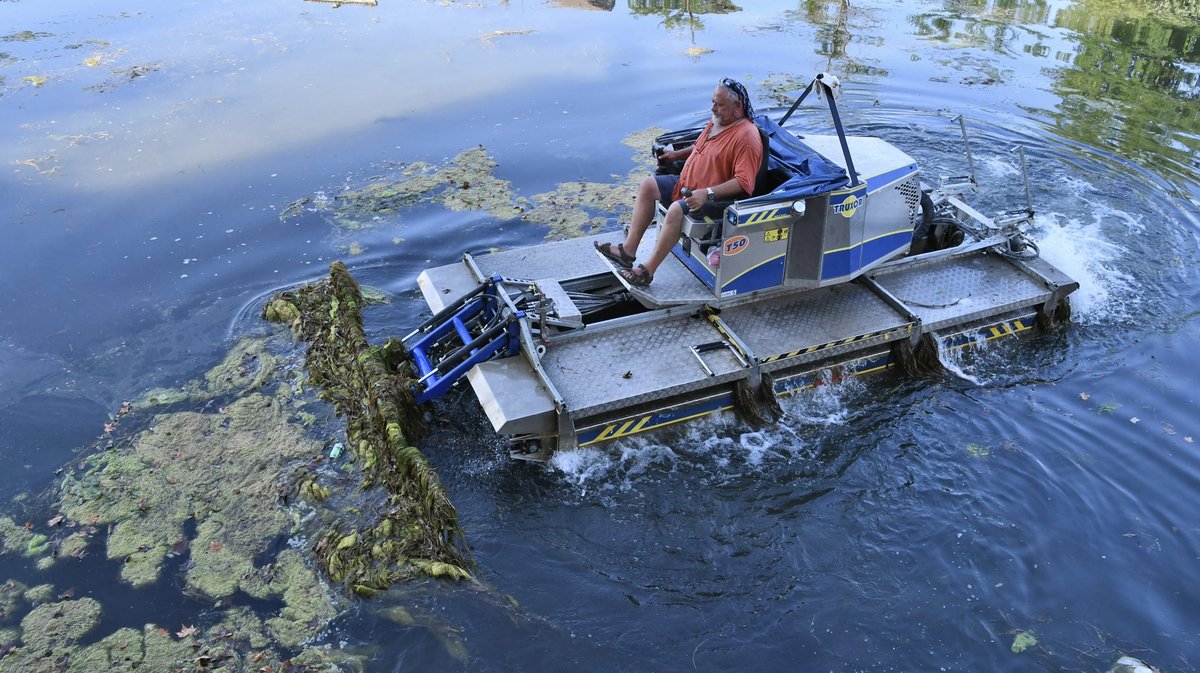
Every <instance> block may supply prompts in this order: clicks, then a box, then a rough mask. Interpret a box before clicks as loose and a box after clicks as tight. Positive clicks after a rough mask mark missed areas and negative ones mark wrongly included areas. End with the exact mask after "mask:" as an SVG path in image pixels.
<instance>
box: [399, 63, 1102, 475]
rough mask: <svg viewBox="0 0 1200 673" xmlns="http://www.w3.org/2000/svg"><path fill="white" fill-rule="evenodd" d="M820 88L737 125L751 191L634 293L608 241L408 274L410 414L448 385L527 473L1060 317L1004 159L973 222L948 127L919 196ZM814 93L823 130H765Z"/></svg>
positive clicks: (831, 84)
mask: <svg viewBox="0 0 1200 673" xmlns="http://www.w3.org/2000/svg"><path fill="white" fill-rule="evenodd" d="M836 86H837V80H836V78H834V77H831V76H829V75H825V74H821V75H817V77H816V78H815V79H814V80H813V81H812V83H811V84H809V86H808V87H807V88H806V89H805V90H804V92H803V93H802V94H801V95H800V96H799V97H798V98H797V99H796V102H795V103H794V104H793V105H792V106H791V108H790V109H789V110H788V111H787V113H786V114H785V115H784V116H783V117H782V118H781V119H780V120H779V121H778V122H775V121H773V120H771V119H769V118H767V117H765V116H758V117H756V118H755V119H754V121H755V122H756V123H757V125H758V127H759V130H760V132H761V133H760V135H761V137H762V141H763V142H764V144H765V149H766V150H767V151H765V152H764V153H763V163H762V166H761V168H760V170H759V175H758V181H757V186H756V193H755V194H754V195H752V196H751V197H749V198H745V199H741V200H738V201H734V202H729V203H725V204H721V205H722V206H723V216H722V217H721V218H720V219H707V218H702V217H696V218H693V217H691V216H689V217H686V218H685V220H684V223H683V227H682V233H681V235H680V240H679V241H678V242H677V243H676V245H675V246H674V249H673V254H672V255H670V256H668V258H667V261H666V262H664V263H663V265H662V266H660V267H659V269H658V270H657V272H656V273H655V278H654V282H653V283H652V284H651V285H649V286H648V287H633V286H630V285H629V284H628V283H626V282H625V281H624V279H622V278H621V277H620V276H619V275H618V274H617V273H616V267H615V266H613V265H612V264H611V263H610V262H609V261H608V260H606V259H605V258H603V257H602V256H601V255H600V254H599V253H598V252H597V251H596V250H595V249H594V247H593V242H594V241H596V240H600V239H601V238H610V237H611V236H612V234H611V233H608V234H605V235H597V236H591V237H583V238H578V239H571V240H566V241H558V242H550V243H545V244H541V245H535V246H531V247H528V248H520V249H514V250H508V251H502V252H496V253H492V254H487V255H479V256H475V255H471V254H469V253H467V254H464V255H463V259H462V261H461V262H458V263H455V264H450V265H446V266H440V267H437V268H431V269H427V270H425V271H423V272H422V273H421V274H420V277H419V279H418V285H419V286H420V288H421V292H422V294H423V295H424V297H425V300H426V302H427V303H428V304H429V307H430V309H431V310H432V311H433V313H434V315H433V317H432V318H431V319H429V320H428V321H426V322H425V323H424V324H422V325H420V326H419V327H418V328H417V329H415V330H414V331H413V332H412V333H411V334H409V335H408V336H406V337H405V338H404V339H403V343H404V347H405V351H406V352H407V354H408V355H409V357H410V359H411V361H412V363H413V367H414V369H415V370H416V374H417V378H418V379H419V381H418V383H417V384H416V390H415V391H414V392H415V395H416V397H417V400H418V401H419V402H427V401H430V400H433V399H435V398H438V397H440V396H442V395H444V394H445V393H446V392H448V391H449V390H450V389H451V388H452V387H453V386H454V385H455V384H456V383H458V382H459V381H460V380H462V379H463V378H465V379H466V380H467V381H469V382H470V385H471V387H472V388H473V390H474V392H475V395H476V396H477V397H478V398H479V401H480V403H481V404H482V406H483V409H484V410H485V412H486V413H487V416H488V418H489V419H490V420H491V422H492V425H493V427H494V428H495V429H496V431H497V432H499V433H501V434H504V435H508V436H510V437H511V438H512V441H513V451H512V453H513V456H514V457H518V458H529V459H544V458H546V457H548V456H549V455H550V453H551V452H553V451H554V450H556V449H568V448H573V447H578V446H587V445H592V444H596V443H600V442H604V441H607V440H613V439H617V438H620V437H626V436H629V435H632V434H635V433H639V432H645V431H649V430H654V429H656V428H661V427H663V426H666V425H669V424H672V423H677V422H680V421H685V420H689V419H694V418H697V417H700V416H703V415H706V414H709V413H713V412H716V411H720V410H725V409H731V408H736V409H738V410H739V411H740V412H743V413H745V414H747V415H748V416H749V417H751V418H762V417H765V416H766V415H768V414H769V413H770V412H772V411H777V410H778V399H777V398H778V396H780V395H786V394H789V393H791V392H794V391H795V390H797V389H799V388H803V387H805V386H807V385H812V384H814V383H815V382H817V381H819V380H820V376H821V373H822V372H823V371H825V370H827V369H830V368H834V369H836V370H837V371H838V372H840V375H850V374H863V373H867V372H873V371H879V370H882V369H886V368H888V367H892V366H900V367H903V368H904V369H906V370H908V371H920V369H921V368H922V367H927V368H936V367H937V365H938V344H937V343H936V342H935V337H937V340H939V341H940V342H941V343H942V347H943V348H945V347H954V346H962V345H966V344H969V343H973V342H976V341H979V340H990V339H995V338H999V337H1003V336H1009V335H1016V334H1020V333H1023V332H1027V331H1030V330H1032V329H1034V328H1035V327H1037V326H1042V327H1046V326H1049V325H1052V324H1054V322H1056V321H1062V320H1065V319H1066V318H1067V317H1069V314H1070V310H1069V304H1068V303H1067V301H1066V297H1067V295H1068V294H1070V293H1071V292H1072V291H1074V290H1076V289H1077V288H1078V287H1079V284H1078V283H1076V282H1075V281H1073V280H1072V279H1071V278H1069V277H1067V276H1066V275H1065V274H1064V273H1062V272H1061V271H1059V270H1058V269H1056V268H1055V267H1053V266H1052V265H1050V264H1049V263H1048V262H1046V261H1045V260H1043V259H1041V258H1040V257H1039V255H1038V248H1037V247H1036V245H1035V244H1034V243H1033V242H1032V241H1031V240H1030V239H1029V238H1028V236H1027V233H1026V229H1027V227H1028V225H1029V224H1030V223H1031V222H1032V219H1033V208H1032V205H1031V202H1030V196H1029V194H1030V192H1029V179H1028V174H1027V172H1026V170H1025V157H1024V152H1023V151H1022V152H1021V154H1020V161H1021V173H1022V177H1023V178H1024V181H1025V195H1026V203H1025V204H1024V206H1023V207H1021V208H1016V209H1013V210H1008V211H1005V212H1002V213H1000V214H999V215H997V216H995V217H987V216H985V215H983V214H982V213H980V212H978V211H977V210H975V209H974V208H972V207H971V206H969V205H968V204H967V203H966V201H965V200H964V196H965V195H966V194H967V193H970V192H975V191H977V189H978V184H977V182H976V179H975V173H974V166H973V164H972V160H971V154H970V146H969V139H968V136H967V129H966V125H965V122H963V121H962V118H961V117H958V118H956V120H957V121H958V122H959V124H960V126H961V130H962V135H963V143H964V147H965V149H966V159H967V164H968V173H967V174H966V175H963V176H955V177H943V178H941V179H940V181H939V182H938V184H937V186H929V185H927V184H925V183H924V182H923V181H922V180H921V177H920V174H919V169H918V167H917V164H916V162H915V161H914V160H913V159H912V158H911V157H909V156H908V155H907V154H905V153H904V152H902V151H901V150H899V149H897V148H896V147H894V146H893V145H891V144H889V143H888V142H886V141H884V140H882V139H879V138H873V137H859V136H847V135H846V133H845V132H844V130H843V128H842V123H841V119H840V117H839V115H838V111H837V106H836V104H835V102H834V97H833V88H835V87H836ZM814 90H815V91H816V92H817V93H818V97H821V94H824V97H825V98H826V100H828V103H829V110H830V113H831V115H832V117H833V124H834V127H835V129H836V131H837V134H836V135H797V134H794V133H792V132H791V131H789V130H787V129H785V128H784V127H783V125H784V124H786V123H787V120H788V118H789V117H791V115H792V113H793V112H794V111H795V110H796V109H797V107H798V106H799V105H800V103H802V102H803V101H804V99H805V98H806V97H807V96H808V95H809V94H810V93H811V92H813V91H814ZM700 131H701V129H699V128H695V129H688V130H684V131H678V132H673V133H668V134H664V135H662V136H660V137H659V138H657V139H656V141H655V144H656V147H666V148H668V149H679V148H683V147H686V146H687V145H689V144H690V143H692V142H694V141H695V139H696V138H697V137H698V136H699V134H700ZM664 213H665V211H664V209H663V208H662V206H661V205H660V206H659V208H658V212H657V215H656V216H657V217H658V218H659V219H661V217H662V216H663V214H664ZM656 230H657V229H656V228H655V227H651V230H650V232H648V234H647V238H649V239H653V237H654V233H655V231H656ZM646 245H647V243H646V242H645V241H644V242H643V246H646ZM649 245H650V246H652V245H653V240H651V241H650V242H649Z"/></svg>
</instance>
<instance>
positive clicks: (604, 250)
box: [592, 241, 637, 269]
mask: <svg viewBox="0 0 1200 673" xmlns="http://www.w3.org/2000/svg"><path fill="white" fill-rule="evenodd" d="M592 245H593V246H594V247H595V248H596V252H598V253H600V254H601V255H604V257H605V259H609V260H612V262H613V263H615V264H616V265H617V266H619V267H621V268H622V269H628V268H629V267H631V266H633V262H634V260H636V259H637V257H634V256H633V255H630V254H627V253H626V252H625V244H624V243H618V244H617V254H615V255H614V254H613V251H612V247H613V246H612V243H600V242H599V241H597V242H595V243H592Z"/></svg>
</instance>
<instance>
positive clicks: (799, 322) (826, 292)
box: [721, 283, 908, 360]
mask: <svg viewBox="0 0 1200 673" xmlns="http://www.w3.org/2000/svg"><path fill="white" fill-rule="evenodd" d="M721 319H722V320H723V321H725V324H727V325H728V326H729V327H730V329H732V330H733V331H734V332H735V333H736V334H737V335H738V337H740V338H741V339H742V341H743V342H744V343H745V344H746V346H747V347H748V348H749V349H750V350H751V352H752V353H753V354H754V356H756V357H758V358H759V359H763V360H766V359H768V358H770V357H772V356H778V355H781V354H787V353H793V352H796V351H801V350H804V349H807V348H813V347H816V346H821V345H824V344H828V343H832V342H842V341H847V342H849V340H851V339H853V338H855V337H861V336H863V335H871V334H878V333H881V332H887V331H890V330H895V329H899V328H902V327H905V326H906V325H907V324H908V321H907V320H906V319H905V317H904V316H902V315H900V314H899V313H897V312H896V311H895V310H894V309H893V308H892V307H891V306H889V305H888V304H887V303H886V302H885V301H883V299H880V298H879V296H877V295H876V294H875V293H874V292H872V291H871V290H870V289H868V288H866V287H864V286H862V285H857V284H854V283H849V284H843V285H832V286H829V287H824V288H819V289H816V290H810V291H807V292H801V293H799V294H793V295H788V296H784V297H778V298H776V299H770V300H766V301H763V302H755V303H752V304H742V305H740V306H735V307H732V308H727V309H725V310H723V311H722V312H721ZM857 345H861V344H856V346H857ZM826 354H830V353H826Z"/></svg>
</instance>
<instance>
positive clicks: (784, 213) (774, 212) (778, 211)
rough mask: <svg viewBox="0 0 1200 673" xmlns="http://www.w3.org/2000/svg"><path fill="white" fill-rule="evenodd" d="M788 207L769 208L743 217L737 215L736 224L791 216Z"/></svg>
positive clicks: (740, 225)
mask: <svg viewBox="0 0 1200 673" xmlns="http://www.w3.org/2000/svg"><path fill="white" fill-rule="evenodd" d="M788 210H789V208H771V209H770V210H760V211H758V212H756V213H750V214H749V215H746V216H744V217H739V218H738V221H737V226H739V227H744V226H746V225H749V224H761V223H763V222H772V221H774V220H782V219H784V218H789V217H791V216H792V215H791V213H789V212H788Z"/></svg>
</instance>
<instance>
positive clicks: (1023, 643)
mask: <svg viewBox="0 0 1200 673" xmlns="http://www.w3.org/2000/svg"><path fill="white" fill-rule="evenodd" d="M1034 645H1037V636H1035V635H1033V631H1021V632H1019V633H1017V637H1016V638H1013V644H1012V651H1013V652H1014V653H1016V654H1020V653H1022V652H1024V651H1025V650H1027V649H1029V648H1031V647H1033V646H1034Z"/></svg>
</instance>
